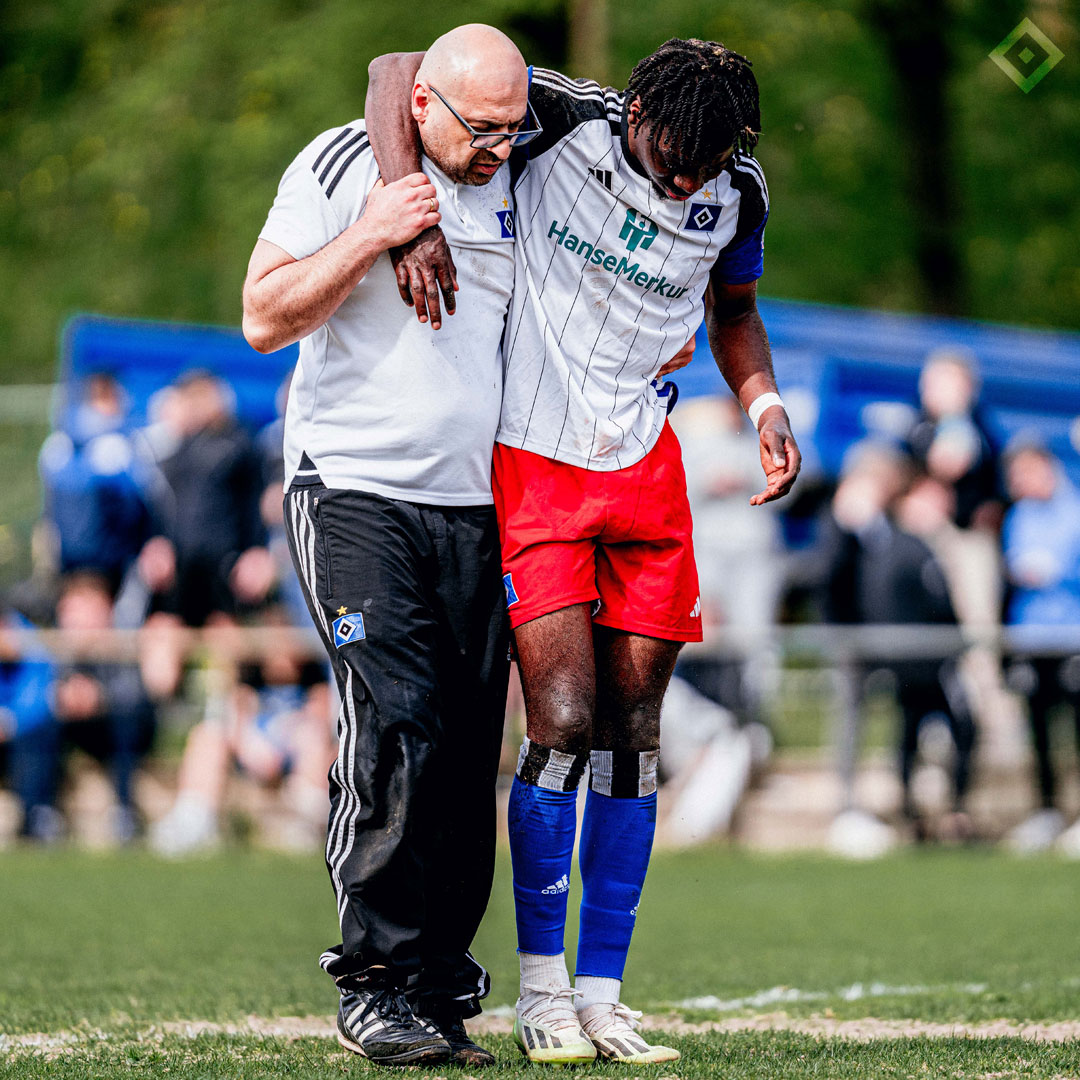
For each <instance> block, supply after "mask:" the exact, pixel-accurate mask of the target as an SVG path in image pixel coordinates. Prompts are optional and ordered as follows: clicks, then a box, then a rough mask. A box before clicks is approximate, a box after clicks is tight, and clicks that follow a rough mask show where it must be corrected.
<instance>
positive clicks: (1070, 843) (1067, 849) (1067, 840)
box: [1054, 820, 1080, 859]
mask: <svg viewBox="0 0 1080 1080" xmlns="http://www.w3.org/2000/svg"><path fill="white" fill-rule="evenodd" d="M1054 850H1055V851H1057V852H1058V854H1060V855H1064V856H1065V857H1066V858H1067V859H1080V820H1077V821H1074V822H1073V823H1072V824H1071V825H1070V826H1069V827H1068V828H1067V829H1066V830H1065V831H1064V832H1063V833H1062V834H1061V835H1060V836H1059V837H1058V838H1057V840H1056V841H1055V843H1054Z"/></svg>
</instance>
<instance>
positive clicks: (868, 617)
mask: <svg viewBox="0 0 1080 1080" xmlns="http://www.w3.org/2000/svg"><path fill="white" fill-rule="evenodd" d="M914 480H915V474H914V473H913V469H912V464H911V463H910V462H909V461H908V460H907V459H905V458H904V457H903V456H902V455H901V454H899V452H897V451H895V450H893V449H891V448H889V447H885V446H873V445H864V446H862V447H856V448H855V451H854V453H853V456H852V457H851V459H850V463H849V466H848V468H847V470H846V471H845V474H844V476H843V477H842V478H841V481H840V484H839V486H838V488H837V490H836V494H835V496H834V498H833V501H832V508H831V519H832V520H831V531H832V534H833V539H832V542H831V559H830V561H831V570H830V573H829V574H828V577H827V585H826V594H825V598H824V608H825V610H826V612H827V614H828V617H829V621H832V622H837V623H847V624H852V623H854V624H887V625H905V624H908V625H931V624H938V625H953V624H955V623H956V615H955V612H954V609H953V605H952V602H951V599H950V596H949V590H948V586H947V584H946V579H945V574H944V572H943V570H942V568H941V565H940V563H939V562H938V560H937V559H936V558H935V556H934V553H933V551H932V550H931V549H930V547H929V546H928V545H927V544H926V543H925V542H924V541H923V540H922V539H920V538H919V537H918V536H916V535H913V534H912V533H910V532H907V531H905V530H904V529H903V528H902V527H901V526H900V524H899V523H898V518H899V520H900V521H904V520H906V521H907V522H908V523H909V524H910V523H912V522H915V523H916V524H917V525H918V527H919V528H920V530H923V529H925V528H927V527H928V525H929V524H930V523H928V522H926V521H924V520H922V518H921V515H922V514H923V513H924V512H925V511H924V504H923V503H920V502H919V501H918V499H919V498H920V495H919V493H918V487H917V485H914V484H913V481H914ZM912 491H914V492H915V498H912V497H911V492H912ZM923 497H925V494H924V495H923ZM905 499H906V500H907V501H906V502H905ZM874 668H876V669H884V670H887V671H889V672H890V673H891V674H892V676H893V678H894V680H895V684H896V700H897V704H898V706H899V708H900V713H901V720H902V723H901V732H900V779H901V783H902V785H903V806H902V811H903V815H904V817H905V818H906V819H907V820H908V821H910V822H911V823H912V824H913V825H914V827H915V831H916V836H917V837H918V838H920V839H925V838H928V837H929V835H930V830H929V827H928V825H927V824H926V823H925V822H924V820H923V818H922V816H921V814H920V812H919V809H918V807H917V806H916V804H915V800H914V798H913V791H912V778H913V775H914V769H915V764H916V761H917V754H918V749H919V732H920V729H921V728H922V727H923V725H924V723H925V722H926V721H927V720H928V719H931V718H938V719H941V720H943V721H944V722H945V723H946V724H947V725H948V729H949V733H950V735H951V736H952V739H953V743H954V746H955V755H954V766H953V808H952V812H951V813H950V814H949V815H948V816H947V817H946V818H945V819H944V820H943V821H941V822H940V823H939V824H938V832H939V834H940V835H941V836H942V838H947V839H968V838H970V836H971V834H972V831H973V830H972V825H971V821H970V819H969V818H968V816H967V814H966V813H965V811H964V808H963V801H964V796H965V795H966V793H967V789H968V787H969V784H970V779H971V759H972V751H973V748H974V744H975V726H974V723H973V721H972V718H971V712H970V709H969V707H968V702H967V697H966V694H965V692H964V688H963V685H962V683H961V681H960V678H959V676H958V673H957V665H956V662H955V661H954V660H953V659H945V660H941V659H937V658H926V659H887V660H881V661H872V662H868V663H866V664H864V665H863V666H862V672H861V677H862V678H865V676H866V674H867V673H868V671H869V670H871V669H874Z"/></svg>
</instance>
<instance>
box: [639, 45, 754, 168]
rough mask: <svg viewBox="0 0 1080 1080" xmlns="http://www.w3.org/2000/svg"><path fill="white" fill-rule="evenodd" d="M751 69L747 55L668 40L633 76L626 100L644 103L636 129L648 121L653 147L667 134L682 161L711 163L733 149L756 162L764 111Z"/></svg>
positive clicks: (713, 46) (719, 46)
mask: <svg viewBox="0 0 1080 1080" xmlns="http://www.w3.org/2000/svg"><path fill="white" fill-rule="evenodd" d="M750 69H751V64H750V61H749V60H747V59H746V57H745V56H740V55H739V54H738V53H737V52H732V51H731V50H730V49H726V48H724V46H723V45H721V44H720V43H719V42H717V41H701V40H699V39H698V38H690V39H688V40H685V39H683V38H671V40H670V41H665V42H664V44H663V45H661V46H660V48H659V49H657V50H656V52H654V53H653V54H652V55H651V56H646V57H645V59H644V60H642V61H640V62H639V63H638V64H637V66H636V67H635V68H634V70H633V71H632V72H631V73H630V84H629V85H628V86H627V88H626V96H627V100H628V101H633V99H634V98H635V97H637V98H639V99H640V100H641V118H640V119H639V120H638V122H637V123H636V124H635V127H634V130H635V131H636V130H637V129H638V128H639V127H640V126H641V124H642V123H643V122H644V121H645V120H648V121H650V123H651V128H650V132H649V141H650V142H651V143H652V144H653V146H656V144H657V140H658V139H659V138H660V137H661V136H662V135H663V134H664V133H665V132H668V133H669V134H670V135H671V136H672V137H673V138H674V140H675V142H676V146H677V152H678V155H679V157H680V158H681V160H682V161H684V162H690V163H694V164H704V163H706V162H711V161H714V160H715V159H716V158H718V157H719V156H720V155H721V154H722V153H723V152H724V151H725V150H727V149H729V148H730V147H732V146H735V147H737V149H739V150H740V151H742V152H743V153H744V154H747V155H749V156H751V157H752V156H753V153H754V146H755V145H756V144H757V141H758V135H759V134H760V133H761V110H760V107H759V105H758V86H757V80H756V79H755V78H754V73H753V71H751V70H750Z"/></svg>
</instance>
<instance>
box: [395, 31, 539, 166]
mask: <svg viewBox="0 0 1080 1080" xmlns="http://www.w3.org/2000/svg"><path fill="white" fill-rule="evenodd" d="M432 87H434V88H435V90H436V91H437V93H433V92H432V90H431V88H432ZM439 95H442V98H445V103H444V101H443V100H441V99H440V97H439ZM528 96H529V76H528V71H527V69H526V67H525V61H524V60H523V59H522V57H521V53H520V52H518V48H517V46H516V45H515V44H514V43H513V42H512V41H511V40H510V39H509V38H508V37H507V36H506V35H505V34H504V33H503V32H502V31H501V30H497V29H496V28H495V27H494V26H486V25H484V24H483V23H469V24H467V25H465V26H459V27H457V28H456V29H454V30H451V31H450V32H449V33H446V34H443V36H442V37H440V38H438V39H437V40H436V41H435V42H434V43H433V44H432V46H431V48H430V49H428V51H427V54H426V56H425V57H424V61H423V63H422V64H421V65H420V70H419V71H418V72H417V74H416V84H415V85H414V86H413V97H412V108H413V116H414V117H415V119H416V122H417V124H418V125H419V128H420V138H421V140H422V141H423V144H424V152H425V153H426V154H427V155H428V157H429V158H431V160H432V161H434V162H435V164H436V165H438V166H439V168H440V169H442V170H443V172H444V173H446V175H447V176H449V177H450V179H451V180H454V181H456V182H457V183H459V184H474V185H478V184H486V183H487V182H488V181H489V180H490V179H491V178H492V177H493V176H494V175H495V173H496V171H497V170H498V168H499V166H500V165H501V164H502V163H503V162H504V161H505V160H506V159H507V157H509V155H510V144H509V143H508V142H507V141H505V140H504V141H503V142H502V143H500V144H499V145H498V146H496V147H493V148H490V149H477V148H475V147H473V146H471V145H470V142H471V140H472V135H470V133H469V131H468V130H467V128H466V127H465V126H464V124H462V123H461V120H462V119H464V120H465V121H466V122H467V123H468V124H469V125H470V126H471V127H472V128H473V129H474V130H475V131H476V132H477V133H481V132H501V131H516V130H518V129H519V128H520V127H522V126H523V125H524V123H525V118H526V113H527V111H528ZM452 110H456V111H457V113H458V114H460V118H461V119H459V117H457V116H455V115H454V112H453V111H452Z"/></svg>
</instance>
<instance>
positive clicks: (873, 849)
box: [827, 810, 897, 859]
mask: <svg viewBox="0 0 1080 1080" xmlns="http://www.w3.org/2000/svg"><path fill="white" fill-rule="evenodd" d="M896 844H897V838H896V830H895V829H893V828H892V826H890V825H886V824H885V822H884V821H880V820H879V819H878V818H876V817H874V815H873V814H868V813H867V812H866V811H865V810H844V811H842V812H841V813H839V814H837V815H836V817H835V818H833V822H832V824H831V825H830V826H829V837H828V841H827V846H828V848H829V851H831V852H832V853H833V854H834V855H842V856H843V857H844V858H845V859H879V858H881V856H882V855H885V854H887V853H888V852H890V851H892V850H893V848H895V847H896Z"/></svg>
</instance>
